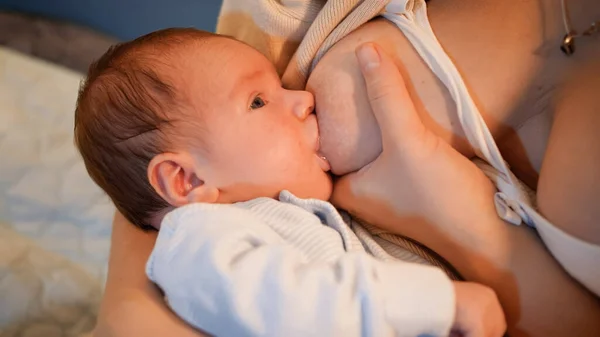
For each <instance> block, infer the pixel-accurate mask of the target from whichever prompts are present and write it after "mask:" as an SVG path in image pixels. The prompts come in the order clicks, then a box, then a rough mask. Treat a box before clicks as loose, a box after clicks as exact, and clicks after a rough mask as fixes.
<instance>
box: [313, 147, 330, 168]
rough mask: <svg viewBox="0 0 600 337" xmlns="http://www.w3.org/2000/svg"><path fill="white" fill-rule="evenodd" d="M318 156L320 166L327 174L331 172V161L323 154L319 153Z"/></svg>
mask: <svg viewBox="0 0 600 337" xmlns="http://www.w3.org/2000/svg"><path fill="white" fill-rule="evenodd" d="M316 156H317V157H318V158H319V166H321V169H322V170H323V171H325V172H328V171H329V170H331V165H330V164H329V160H327V157H325V156H324V155H323V154H322V153H321V152H319V151H317V153H316Z"/></svg>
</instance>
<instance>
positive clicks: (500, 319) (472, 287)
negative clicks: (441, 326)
mask: <svg viewBox="0 0 600 337" xmlns="http://www.w3.org/2000/svg"><path fill="white" fill-rule="evenodd" d="M454 292H455V296H456V314H455V317H454V324H453V325H452V336H461V337H500V336H502V335H503V334H504V332H505V331H506V320H505V319H504V313H503V312H502V307H501V306H500V302H499V301H498V297H496V293H494V291H493V290H492V289H490V288H488V287H485V286H483V285H480V284H478V283H471V282H454Z"/></svg>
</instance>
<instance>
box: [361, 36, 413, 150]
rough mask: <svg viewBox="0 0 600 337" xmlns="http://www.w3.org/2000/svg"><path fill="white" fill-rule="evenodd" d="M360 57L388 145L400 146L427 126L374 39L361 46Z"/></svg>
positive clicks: (379, 122) (373, 106)
mask: <svg viewBox="0 0 600 337" xmlns="http://www.w3.org/2000/svg"><path fill="white" fill-rule="evenodd" d="M356 57H357V58H358V62H359V64H360V68H361V70H362V74H363V76H364V79H365V84H366V87H367V94H368V96H369V102H370V104H371V108H372V110H373V114H374V115H375V118H376V119H377V123H378V124H379V128H380V130H381V137H382V142H383V146H384V148H385V147H386V146H388V147H389V146H394V147H395V146H398V145H400V144H402V140H403V139H406V137H410V136H411V134H414V132H419V131H421V130H422V129H423V128H424V126H423V124H422V123H421V121H420V119H419V117H418V116H417V113H416V110H415V107H414V104H413V102H412V100H411V98H410V95H409V94H408V91H407V90H406V85H405V83H404V80H403V78H402V76H401V75H400V72H399V71H398V67H396V65H395V64H394V62H393V61H392V59H391V58H390V57H389V56H388V55H387V54H386V53H385V52H384V51H383V50H382V49H381V48H380V47H379V46H378V45H376V44H374V43H366V44H363V45H361V46H359V47H358V48H357V49H356Z"/></svg>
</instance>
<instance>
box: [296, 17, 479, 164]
mask: <svg viewBox="0 0 600 337" xmlns="http://www.w3.org/2000/svg"><path fill="white" fill-rule="evenodd" d="M365 42H376V43H378V44H379V45H380V46H381V47H382V48H383V49H384V50H385V51H386V52H388V54H389V55H390V56H392V58H393V60H394V61H395V63H396V66H397V67H398V69H399V71H400V73H401V74H402V76H403V77H404V78H405V79H407V80H406V81H405V83H406V85H407V88H408V91H409V93H410V96H411V98H412V99H413V102H414V103H415V107H416V109H417V113H418V114H419V115H420V117H421V119H422V121H423V123H424V124H425V126H426V127H427V128H429V129H430V130H432V131H433V132H434V133H436V134H437V135H438V136H440V137H441V138H442V139H443V140H444V141H446V142H448V143H449V144H451V145H453V146H454V147H455V148H457V149H458V150H459V151H460V152H462V153H463V154H465V155H470V151H471V149H470V147H469V145H468V144H467V143H466V141H465V140H464V138H463V137H462V129H461V127H460V124H459V122H458V120H457V117H456V116H457V114H456V112H455V109H454V103H453V101H452V99H451V98H450V96H449V95H448V92H447V91H446V89H445V87H444V86H443V84H442V83H441V82H440V81H439V80H438V79H437V77H436V76H435V75H434V74H433V73H432V72H431V71H429V69H428V68H427V65H426V64H425V63H424V62H423V61H422V60H421V58H420V57H419V56H418V55H417V54H416V52H414V50H413V49H412V47H411V46H410V43H409V42H408V41H407V40H406V39H405V38H404V36H403V35H402V33H401V32H400V31H399V30H398V28H396V27H395V26H394V25H393V24H391V23H389V22H387V21H386V20H376V21H373V22H370V23H367V24H366V25H364V26H362V27H361V28H360V29H358V30H357V31H355V32H353V33H351V34H350V35H348V36H347V37H345V38H344V39H342V40H341V41H340V42H338V43H337V44H336V45H335V46H334V47H333V48H331V50H329V51H328V52H327V54H326V55H325V56H324V57H323V59H322V60H321V61H320V62H319V63H318V65H317V66H316V68H315V69H314V71H313V72H312V74H311V76H310V78H309V79H308V84H307V90H309V91H311V92H312V93H313V94H314V95H315V102H316V112H317V117H318V119H319V127H320V130H321V150H322V152H323V154H324V155H325V156H326V157H327V159H328V160H329V162H330V163H331V167H332V172H333V173H335V174H338V175H341V174H345V173H348V172H352V171H355V170H357V169H360V168H361V167H363V166H364V165H366V164H368V163H369V162H371V161H372V160H374V159H375V158H376V157H377V156H378V155H379V153H380V152H381V136H380V132H379V127H378V126H377V122H376V120H375V117H374V116H373V113H372V110H371V107H370V105H369V100H368V97H367V92H366V88H365V83H364V80H363V77H362V75H361V73H360V68H359V66H358V62H357V60H356V56H355V49H356V47H358V46H359V45H361V44H363V43H365ZM398 113H402V111H399V112H398Z"/></svg>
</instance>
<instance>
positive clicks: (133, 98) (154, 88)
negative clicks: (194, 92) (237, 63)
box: [75, 28, 216, 230]
mask: <svg viewBox="0 0 600 337" xmlns="http://www.w3.org/2000/svg"><path fill="white" fill-rule="evenodd" d="M213 36H216V35H214V34H212V33H208V32H204V31H200V30H196V29H191V28H169V29H164V30H160V31H156V32H153V33H150V34H147V35H144V36H142V37H139V38H137V39H135V40H133V41H129V42H124V43H120V44H117V45H114V46H112V47H111V48H110V49H109V50H108V51H107V52H106V53H104V55H102V56H101V57H100V59H98V60H97V61H96V62H94V63H93V64H92V65H91V66H90V67H89V70H88V74H87V77H86V79H85V80H84V81H82V83H81V86H80V89H79V95H78V97H77V106H76V109H75V145H76V146H77V148H78V149H79V152H80V153H81V156H82V157H83V160H84V163H85V167H86V169H87V171H88V173H89V175H90V176H91V178H92V179H93V180H94V181H95V182H96V184H98V185H99V186H100V187H101V188H102V189H103V190H104V191H105V192H106V193H107V194H108V196H109V197H110V198H111V199H112V201H113V202H114V204H115V206H116V207H117V209H118V210H119V211H120V212H121V213H122V214H123V215H124V216H125V217H126V218H127V219H128V220H129V221H131V222H132V223H133V224H134V225H136V226H138V227H140V228H142V229H144V230H147V229H151V228H153V227H152V226H151V225H150V223H149V222H150V220H151V219H152V217H153V216H155V215H158V214H160V212H162V211H164V210H165V209H168V208H169V207H170V205H169V204H168V203H167V202H166V201H165V200H164V199H162V198H161V197H160V196H159V195H158V194H157V193H156V192H155V191H154V189H153V187H152V186H151V185H150V182H149V181H148V176H147V169H148V164H149V163H150V161H151V160H152V158H153V157H154V156H156V155H158V154H160V153H163V152H166V151H168V150H169V147H170V145H171V144H170V143H169V142H168V141H167V137H166V134H167V132H168V130H169V127H170V126H172V124H173V122H174V121H173V119H172V116H173V115H174V114H172V113H173V112H174V111H175V110H176V109H178V107H180V106H181V105H182V102H183V101H184V99H183V97H181V94H180V93H178V92H177V91H176V90H175V88H174V87H173V86H172V84H171V83H169V79H168V78H166V77H165V76H164V74H165V70H168V69H169V67H174V66H173V65H171V64H169V60H170V59H171V58H170V57H171V53H170V51H171V50H172V49H174V48H175V49H176V48H177V47H178V46H185V45H187V44H189V43H193V42H201V40H204V39H206V38H208V37H213Z"/></svg>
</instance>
